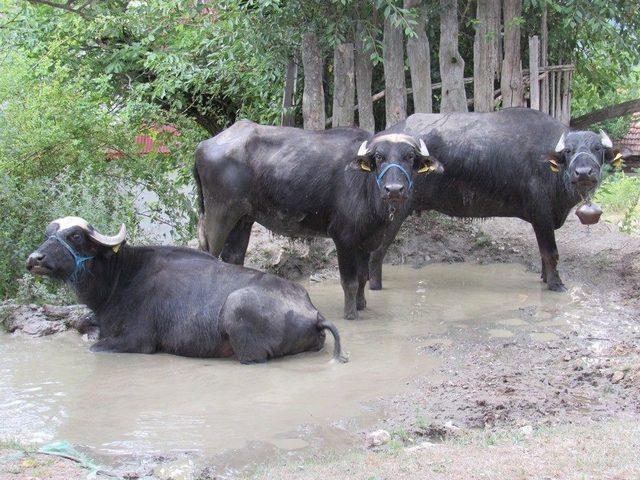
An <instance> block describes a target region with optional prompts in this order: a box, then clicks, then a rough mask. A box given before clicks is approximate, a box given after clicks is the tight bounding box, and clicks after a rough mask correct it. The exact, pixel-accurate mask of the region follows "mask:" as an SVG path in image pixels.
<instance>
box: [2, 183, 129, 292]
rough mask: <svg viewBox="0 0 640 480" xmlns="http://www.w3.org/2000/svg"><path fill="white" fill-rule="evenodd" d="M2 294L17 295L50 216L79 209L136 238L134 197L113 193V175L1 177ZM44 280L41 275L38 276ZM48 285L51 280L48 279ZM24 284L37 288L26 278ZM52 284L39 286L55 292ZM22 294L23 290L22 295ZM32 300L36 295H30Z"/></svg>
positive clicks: (106, 226) (100, 224)
mask: <svg viewBox="0 0 640 480" xmlns="http://www.w3.org/2000/svg"><path fill="white" fill-rule="evenodd" d="M0 204H2V207H3V215H2V217H0V298H3V297H9V296H13V295H15V294H16V293H17V292H18V290H19V288H20V285H19V284H18V283H17V279H20V278H22V277H23V275H24V273H25V272H26V271H25V261H26V258H27V256H28V255H29V253H31V252H32V251H33V250H34V249H35V248H36V247H37V246H38V245H39V244H40V243H42V241H43V240H44V229H45V227H46V226H47V225H48V224H49V222H50V221H52V220H54V219H56V218H60V217H63V216H66V215H70V214H75V215H79V216H82V217H84V218H87V219H91V221H92V222H94V223H95V225H96V228H98V229H99V230H101V231H104V232H109V233H112V232H116V231H117V230H118V227H119V225H120V223H125V224H127V226H128V227H129V230H130V236H131V238H132V240H134V241H135V240H136V238H138V236H139V230H138V228H137V221H136V216H135V209H134V205H133V196H132V195H127V194H126V193H123V194H120V195H114V192H113V183H112V182H111V181H110V179H104V180H102V179H95V178H90V176H89V175H81V176H80V178H79V179H78V181H74V180H73V178H72V176H71V175H69V174H68V173H66V172H64V173H61V174H59V175H57V176H55V177H54V178H51V179H48V180H44V181H43V180H42V179H35V180H21V179H17V178H15V177H13V176H10V175H2V176H0ZM34 282H35V284H36V285H38V284H41V281H40V280H34ZM48 285H49V284H48ZM21 286H22V287H21V289H22V291H23V292H25V291H34V292H37V291H38V289H37V288H34V287H33V286H32V284H30V283H29V282H28V281H27V280H25V279H23V280H22V283H21ZM50 288H53V289H54V290H55V287H54V286H47V287H41V289H44V290H41V291H42V292H44V291H46V292H49V293H51V292H52V291H54V290H50ZM23 296H24V295H23ZM30 300H32V299H30Z"/></svg>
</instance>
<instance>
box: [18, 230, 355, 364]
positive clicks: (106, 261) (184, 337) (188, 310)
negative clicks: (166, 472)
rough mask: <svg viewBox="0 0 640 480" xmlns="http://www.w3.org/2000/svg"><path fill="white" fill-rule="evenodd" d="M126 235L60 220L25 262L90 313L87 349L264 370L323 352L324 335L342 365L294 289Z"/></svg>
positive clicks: (325, 325) (322, 325)
mask: <svg viewBox="0 0 640 480" xmlns="http://www.w3.org/2000/svg"><path fill="white" fill-rule="evenodd" d="M125 236H126V230H125V228H124V225H123V226H122V228H121V230H120V233H118V235H115V236H113V237H109V236H105V235H102V234H100V233H99V232H97V231H96V230H95V229H94V228H93V227H92V226H91V225H89V224H88V223H87V222H86V221H85V220H83V219H82V218H78V217H65V218H61V219H59V220H55V221H54V222H52V223H51V224H50V225H49V226H48V227H47V230H46V237H47V239H46V240H45V242H44V243H43V244H42V245H40V247H38V249H37V250H36V251H35V252H33V253H32V254H31V255H30V256H29V259H28V260H27V268H28V269H29V270H30V271H31V272H32V273H35V274H39V275H47V276H49V277H52V278H54V279H57V280H62V281H65V282H68V283H69V285H70V286H71V287H72V288H73V290H74V291H75V293H76V295H77V296H78V299H79V300H80V301H81V302H82V303H84V304H86V305H87V306H88V307H89V308H90V309H91V310H92V311H93V312H94V313H95V317H96V318H95V319H96V322H97V325H98V326H99V327H100V339H99V340H98V342H97V343H95V344H94V345H93V346H92V350H93V351H110V352H132V353H155V352H165V353H172V354H176V355H184V356H188V357H230V356H235V358H237V359H238V360H239V361H240V362H242V363H252V362H264V361H265V360H267V359H269V358H274V357H280V356H283V355H293V354H296V353H300V352H305V351H310V350H311V351H315V350H320V349H321V348H322V346H323V345H324V340H325V332H324V330H329V331H330V332H331V333H332V334H333V336H334V338H335V349H334V358H336V359H337V360H340V361H342V360H345V358H344V357H343V356H342V354H341V350H340V337H339V335H338V332H337V330H336V328H335V327H334V326H333V325H332V324H331V323H330V322H328V321H326V320H325V319H324V318H323V316H322V315H321V314H320V312H318V310H316V308H315V307H314V306H313V304H312V303H311V301H310V300H309V296H308V295H307V292H306V291H305V290H304V288H302V287H301V286H300V285H297V284H295V283H293V282H290V281H287V280H284V279H281V278H278V277H276V276H274V275H269V274H265V273H262V272H258V271H256V270H251V269H248V268H243V267H239V266H236V265H229V264H227V263H224V262H221V261H220V260H218V259H217V258H215V257H212V256H211V255H209V254H207V253H204V252H199V251H197V250H192V249H186V248H177V247H168V246H163V247H149V246H143V247H132V246H129V245H126V244H125Z"/></svg>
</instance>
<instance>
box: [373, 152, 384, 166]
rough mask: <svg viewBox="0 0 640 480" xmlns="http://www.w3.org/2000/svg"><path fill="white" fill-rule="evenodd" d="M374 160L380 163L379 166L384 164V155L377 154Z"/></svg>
mask: <svg viewBox="0 0 640 480" xmlns="http://www.w3.org/2000/svg"><path fill="white" fill-rule="evenodd" d="M373 159H374V160H375V161H376V163H378V164H380V163H382V160H383V158H382V155H380V154H379V153H376V154H375V155H374V156H373Z"/></svg>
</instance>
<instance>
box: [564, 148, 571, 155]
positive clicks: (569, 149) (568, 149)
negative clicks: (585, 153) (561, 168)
mask: <svg viewBox="0 0 640 480" xmlns="http://www.w3.org/2000/svg"><path fill="white" fill-rule="evenodd" d="M564 153H566V154H567V155H569V154H570V153H571V147H567V148H565V149H564Z"/></svg>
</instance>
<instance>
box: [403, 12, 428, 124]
mask: <svg viewBox="0 0 640 480" xmlns="http://www.w3.org/2000/svg"><path fill="white" fill-rule="evenodd" d="M419 3H420V2H416V1H415V0H404V8H413V7H415V6H417V5H416V4H418V5H419ZM426 23H427V16H426V13H425V11H424V10H423V9H420V13H419V15H418V23H417V25H415V26H414V27H413V30H414V32H415V36H413V37H411V38H409V39H408V40H407V58H408V59H409V68H410V70H411V89H412V91H413V110H414V112H416V113H431V112H432V111H433V104H432V100H431V53H430V52H429V38H427V32H426V30H425V25H426Z"/></svg>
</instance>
